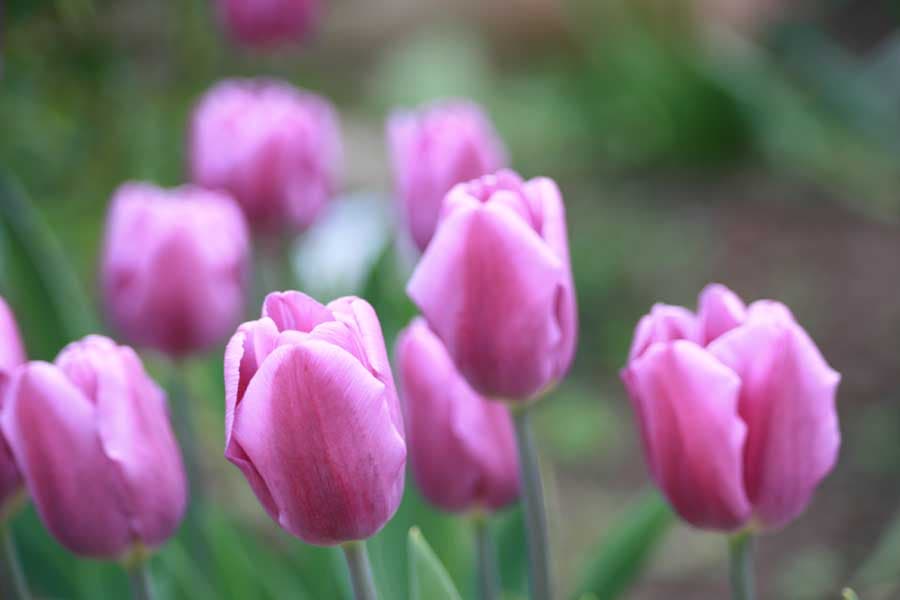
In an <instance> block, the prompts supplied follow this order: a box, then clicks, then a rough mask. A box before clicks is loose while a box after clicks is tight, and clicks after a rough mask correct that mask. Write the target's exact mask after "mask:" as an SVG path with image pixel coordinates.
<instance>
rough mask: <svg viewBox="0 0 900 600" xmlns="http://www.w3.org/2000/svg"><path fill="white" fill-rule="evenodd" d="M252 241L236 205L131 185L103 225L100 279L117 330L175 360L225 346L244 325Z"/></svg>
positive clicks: (194, 193)
mask: <svg viewBox="0 0 900 600" xmlns="http://www.w3.org/2000/svg"><path fill="white" fill-rule="evenodd" d="M248 253H249V237H248V234H247V227H246V224H245V222H244V218H243V216H242V215H241V211H240V210H239V209H238V207H237V205H236V204H235V203H234V201H233V200H231V198H229V197H228V196H225V195H223V194H220V193H217V192H210V191H207V190H203V189H200V188H195V187H190V186H187V187H181V188H176V189H173V190H164V189H161V188H158V187H155V186H153V185H149V184H144V183H126V184H124V185H122V186H121V187H120V188H119V189H118V190H117V191H116V193H115V195H114V196H113V199H112V204H111V207H110V211H109V216H108V218H107V223H106V245H105V249H104V257H103V265H102V276H103V294H104V298H105V304H106V307H107V310H108V313H109V315H110V320H111V321H112V324H113V325H114V326H115V327H116V328H117V329H118V330H119V331H120V332H121V333H122V334H123V335H124V336H125V337H126V338H127V339H128V341H129V342H131V343H133V344H136V345H139V346H145V347H149V348H154V349H156V350H160V351H162V352H165V353H168V354H170V355H174V356H182V355H185V354H189V353H192V352H199V351H203V350H206V349H208V348H210V347H212V346H214V345H216V344H219V343H221V342H222V341H224V339H225V338H226V337H227V336H228V333H229V332H230V331H232V330H233V328H234V326H235V325H236V324H237V323H239V322H240V318H241V314H242V312H243V309H244V294H245V287H246V282H247V276H246V270H247V264H248V262H247V261H248Z"/></svg>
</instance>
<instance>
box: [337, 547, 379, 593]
mask: <svg viewBox="0 0 900 600" xmlns="http://www.w3.org/2000/svg"><path fill="white" fill-rule="evenodd" d="M341 548H342V549H343V550H344V558H346V559H347V569H348V570H349V571H350V581H351V583H352V584H353V597H354V598H356V600H378V592H376V591H375V579H374V578H373V577H372V565H371V564H370V563H369V553H368V552H367V551H366V543H365V542H362V541H360V542H347V543H346V544H343V545H342V546H341Z"/></svg>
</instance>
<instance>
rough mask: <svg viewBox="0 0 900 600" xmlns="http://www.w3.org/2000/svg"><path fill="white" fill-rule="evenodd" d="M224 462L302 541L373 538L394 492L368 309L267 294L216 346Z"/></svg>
mask: <svg viewBox="0 0 900 600" xmlns="http://www.w3.org/2000/svg"><path fill="white" fill-rule="evenodd" d="M225 394H226V409H225V457H226V458H227V459H228V460H230V461H231V462H232V463H234V464H235V465H237V466H238V467H239V468H240V469H241V471H243V473H244V476H245V477H246V478H247V481H248V483H249V484H250V486H251V487H252V488H253V491H254V492H255V493H256V496H257V498H259V501H260V503H261V504H262V505H263V507H264V508H265V509H266V511H267V512H268V513H269V515H270V516H271V517H272V519H273V520H275V521H276V522H277V523H278V524H279V525H280V526H281V527H282V528H283V529H285V530H286V531H288V532H289V533H291V534H293V535H295V536H297V537H299V538H301V539H303V540H305V541H306V542H309V543H311V544H319V545H331V544H338V543H343V542H348V541H352V540H362V539H365V538H368V537H370V536H372V535H374V534H375V533H376V532H378V531H379V530H380V529H381V528H382V527H383V526H384V524H385V523H387V521H388V520H389V519H390V518H391V517H392V516H393V515H394V513H395V512H396V510H397V507H398V506H399V505H400V499H401V497H402V495H403V481H404V466H405V464H406V442H405V441H404V436H403V418H402V415H401V413H400V405H399V401H398V399H397V392H396V388H395V387H394V380H393V376H392V375H391V367H390V363H389V362H388V357H387V352H386V350H385V347H384V338H383V337H382V333H381V325H380V323H379V322H378V317H377V316H376V314H375V311H374V310H372V307H371V306H369V304H368V303H367V302H366V301H365V300H361V299H359V298H351V297H348V298H340V299H338V300H335V301H333V302H331V303H330V304H328V305H326V306H323V305H321V304H319V303H318V302H316V301H315V300H313V299H312V298H310V297H309V296H306V295H305V294H301V293H300V292H278V293H272V294H269V295H268V296H267V297H266V300H265V303H264V304H263V310H262V318H261V319H259V320H257V321H250V322H248V323H244V324H243V325H241V326H240V328H239V329H238V331H237V333H235V335H234V337H232V338H231V342H229V344H228V348H227V349H226V350H225Z"/></svg>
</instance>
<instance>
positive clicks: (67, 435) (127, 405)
mask: <svg viewBox="0 0 900 600" xmlns="http://www.w3.org/2000/svg"><path fill="white" fill-rule="evenodd" d="M0 428H2V431H3V434H4V435H5V436H6V439H7V440H8V441H9V446H10V448H11V449H12V453H13V456H15V458H16V462H17V463H18V464H19V466H20V468H21V470H22V474H23V476H24V478H25V483H26V485H27V487H28V491H29V493H30V494H31V497H32V499H33V500H34V503H35V505H36V506H37V510H38V513H39V514H40V517H41V519H42V520H43V522H44V524H45V525H46V527H47V529H49V530H50V532H51V533H52V534H53V535H54V536H55V537H56V539H57V540H59V542H60V543H61V544H62V545H63V546H65V547H66V548H68V549H69V550H71V551H72V552H74V553H76V554H80V555H85V556H92V557H102V558H110V559H113V558H121V557H123V556H125V555H127V554H128V553H130V552H131V551H133V550H135V549H136V548H137V547H138V546H139V545H140V546H144V547H149V548H154V547H156V546H159V545H160V544H162V543H163V542H165V541H166V540H167V539H168V538H169V537H170V536H171V535H172V534H173V533H174V532H175V530H176V528H177V527H178V524H179V522H180V521H181V517H182V515H183V514H184V510H185V507H186V505H187V481H186V479H185V474H184V467H183V465H182V462H181V453H180V451H179V448H178V444H177V443H176V441H175V437H174V435H173V434H172V429H171V427H170V425H169V413H168V409H167V407H166V398H165V394H164V393H163V392H162V390H161V389H160V388H159V386H157V385H156V384H155V383H154V382H153V380H151V379H150V377H149V376H148V375H147V373H146V372H145V371H144V367H143V366H142V365H141V361H140V359H139V358H138V356H137V354H135V353H134V351H133V350H132V349H131V348H129V347H127V346H117V345H116V344H115V343H114V342H113V341H112V340H110V339H108V338H105V337H100V336H94V335H92V336H88V337H86V338H84V339H83V340H81V341H79V342H75V343H72V344H69V345H68V346H66V348H64V349H63V351H62V352H61V353H60V354H59V356H57V357H56V361H55V362H54V363H53V364H50V363H45V362H31V363H28V364H27V365H26V366H24V367H22V368H20V369H19V370H18V371H17V372H16V375H15V376H14V378H13V380H12V383H11V384H10V388H9V395H8V396H7V406H6V407H5V410H4V411H3V414H2V417H0Z"/></svg>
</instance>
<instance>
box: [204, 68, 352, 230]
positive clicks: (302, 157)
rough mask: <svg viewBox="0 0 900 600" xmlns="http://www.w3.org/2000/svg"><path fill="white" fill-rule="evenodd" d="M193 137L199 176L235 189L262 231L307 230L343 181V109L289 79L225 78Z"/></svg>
mask: <svg viewBox="0 0 900 600" xmlns="http://www.w3.org/2000/svg"><path fill="white" fill-rule="evenodd" d="M189 143H190V148H189V153H190V169H191V176H192V178H193V180H194V183H197V184H199V185H202V186H204V187H207V188H211V189H221V190H225V191H227V192H228V193H230V194H231V195H232V196H233V197H234V198H235V199H237V201H238V202H239V203H240V205H241V207H242V208H243V210H244V213H245V214H246V215H247V219H248V221H249V222H250V225H251V227H253V228H254V229H256V230H258V231H264V232H274V233H278V232H281V231H285V230H294V231H302V230H304V229H306V228H307V227H309V226H310V225H311V224H312V223H313V221H314V220H315V218H316V216H317V215H318V214H319V212H320V210H321V209H322V207H323V206H324V205H325V203H326V201H328V200H329V199H330V198H331V197H332V196H333V195H334V192H335V189H336V187H337V177H338V171H339V168H340V163H341V158H342V151H341V139H340V129H339V126H338V117H337V113H336V112H335V111H334V109H333V108H332V106H331V104H329V103H328V102H327V101H326V100H325V99H324V98H321V97H319V96H316V95H314V94H311V93H309V92H303V91H301V90H299V89H297V88H295V87H293V86H291V85H290V84H288V83H284V82H280V81H273V80H265V79H232V80H226V81H222V82H220V83H218V84H217V85H215V86H214V87H213V88H212V89H210V90H209V91H208V92H207V93H206V95H205V96H204V97H203V98H202V99H201V100H200V102H199V103H198V105H197V107H196V109H195V110H194V115H193V120H192V123H191V131H190V142H189Z"/></svg>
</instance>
